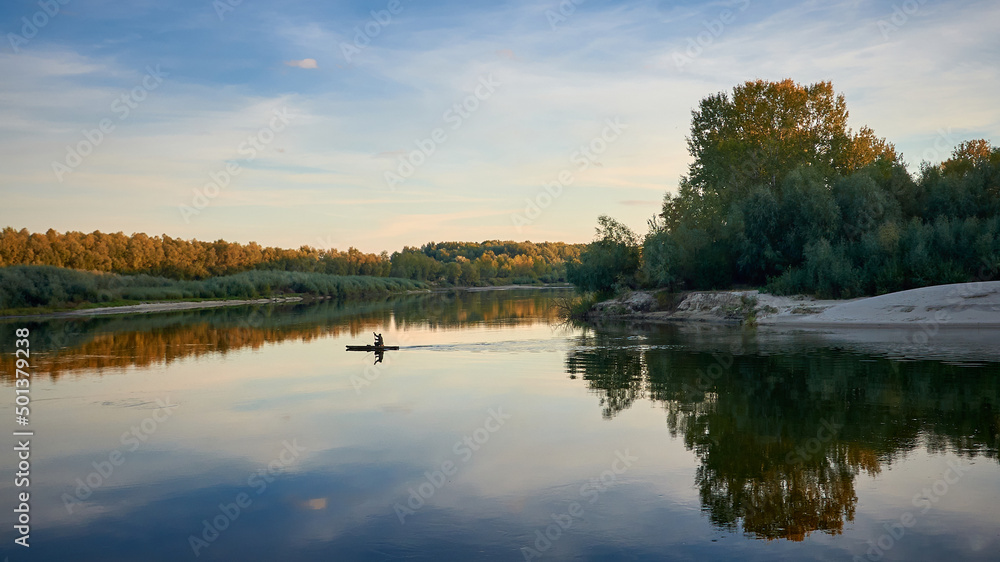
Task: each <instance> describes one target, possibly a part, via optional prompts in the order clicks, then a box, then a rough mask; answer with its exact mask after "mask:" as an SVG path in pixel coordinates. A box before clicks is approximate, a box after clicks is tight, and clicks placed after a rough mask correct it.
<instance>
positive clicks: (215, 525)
mask: <svg viewBox="0 0 1000 562" xmlns="http://www.w3.org/2000/svg"><path fill="white" fill-rule="evenodd" d="M563 295H565V293H560V292H558V291H542V290H533V291H508V292H481V293H457V294H448V295H445V294H439V295H420V296H410V297H404V298H398V299H394V300H390V301H386V302H382V303H366V304H347V305H345V304H337V303H330V302H326V303H321V304H314V305H308V306H306V305H302V306H273V307H242V308H227V309H215V310H205V311H189V312H184V313H176V314H158V315H149V316H141V317H128V318H126V317H110V318H92V319H87V320H53V321H45V322H40V321H31V322H24V321H19V322H16V323H10V322H7V323H3V324H0V351H2V365H3V376H4V377H5V378H4V384H3V386H4V390H3V392H6V393H7V394H8V397H9V399H4V400H2V401H0V403H2V404H3V405H2V407H0V419H6V420H8V421H9V423H8V426H9V427H10V428H11V429H14V428H15V427H16V426H15V425H14V423H13V422H14V420H13V418H14V412H13V395H14V392H13V390H14V387H13V383H12V379H11V377H10V375H11V373H12V372H13V366H14V365H13V349H14V347H13V342H14V335H13V330H14V328H17V327H24V326H27V327H29V328H30V329H31V349H32V351H33V353H32V368H33V371H34V373H35V374H34V379H33V383H32V388H31V396H32V399H33V402H32V410H31V429H33V430H34V431H35V436H34V437H33V439H32V457H31V460H32V468H31V487H30V490H31V524H32V528H31V537H30V542H31V548H30V550H29V549H24V548H21V547H15V546H14V545H13V540H14V538H15V537H16V534H15V533H14V532H13V530H12V525H13V514H12V509H13V508H14V507H15V501H14V494H15V488H14V486H13V477H12V475H13V473H14V472H16V468H15V457H14V454H13V453H12V449H13V447H14V443H13V437H11V436H10V435H9V433H8V437H6V438H5V439H6V442H5V443H3V444H2V446H3V448H4V451H6V452H5V453H4V454H2V455H0V458H2V463H0V469H2V470H3V471H4V473H5V474H7V475H8V476H10V477H7V478H3V479H2V484H0V498H2V505H0V507H2V508H3V511H4V513H6V515H5V516H4V517H5V519H4V521H5V524H4V526H3V532H2V535H3V536H2V540H3V543H2V550H3V552H2V553H0V555H3V556H9V557H10V560H67V559H73V560H193V559H198V560H388V559H414V560H525V559H531V560H534V559H542V560H565V559H580V560H605V559H616V560H617V559H624V560H696V559H697V560H727V559H741V560H781V559H783V560H809V559H821V560H940V559H950V560H997V559H1000V465H998V460H997V447H998V434H1000V362H998V358H997V357H996V353H997V351H996V349H997V342H998V341H1000V338H998V337H996V336H997V334H996V333H989V332H961V333H959V332H948V331H942V332H936V333H933V334H930V335H929V336H928V337H926V338H925V337H923V336H921V337H920V338H919V339H918V341H920V342H921V345H912V344H909V343H907V342H912V341H913V340H914V338H913V337H911V336H912V334H907V333H905V332H885V331H875V332H872V333H869V334H863V335H860V336H859V335H858V333H844V334H815V333H799V334H796V333H788V332H767V331H764V330H757V331H754V330H742V329H722V328H714V329H713V328H704V327H702V328H696V327H671V326H660V327H655V326H645V327H644V326H621V325H610V326H601V327H582V326H569V325H563V324H560V322H559V320H558V318H557V315H556V311H555V309H554V307H553V303H554V299H555V298H556V297H558V296H563ZM372 331H378V332H381V333H382V334H383V335H384V336H385V339H386V341H387V342H388V343H390V344H399V345H401V346H402V348H403V349H401V350H400V351H398V352H390V353H387V354H386V355H385V358H384V361H383V362H382V363H379V364H377V365H373V361H375V357H374V355H372V354H370V353H368V354H366V353H348V352H345V351H344V345H345V344H349V343H367V342H369V341H371V339H372V335H371V332H372ZM925 340H927V343H923V342H924V341H925Z"/></svg>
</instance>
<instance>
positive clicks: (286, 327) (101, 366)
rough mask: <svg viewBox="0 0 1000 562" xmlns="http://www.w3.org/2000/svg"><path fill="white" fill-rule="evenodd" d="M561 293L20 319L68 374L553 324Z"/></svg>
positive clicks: (6, 348)
mask: <svg viewBox="0 0 1000 562" xmlns="http://www.w3.org/2000/svg"><path fill="white" fill-rule="evenodd" d="M558 296H560V292H558V291H552V290H549V291H525V292H523V293H520V292H519V293H515V294H510V293H508V294H499V293H496V292H464V291H457V292H451V293H435V294H422V295H411V296H405V297H397V298H389V299H385V300H383V301H378V302H371V301H368V302H338V301H320V302H316V303H311V304H298V305H268V306H240V307H225V308H213V309H202V310H187V311H181V312H172V313H162V314H144V315H116V316H104V317H90V318H74V319H61V320H30V321H25V320H23V319H19V320H18V321H17V327H28V328H30V330H31V352H32V362H31V365H32V372H33V373H35V374H37V375H46V376H49V377H51V378H53V379H57V378H58V377H60V376H61V375H62V374H64V373H72V372H83V371H95V370H96V371H98V372H103V371H104V370H105V369H119V368H124V367H131V366H138V367H144V366H149V365H152V364H158V363H170V362H172V361H175V360H178V359H183V358H186V357H200V356H203V355H210V354H226V353H229V352H234V351H238V350H241V349H248V348H249V349H259V348H260V347H262V346H263V345H264V344H268V343H279V342H283V341H288V340H293V341H294V340H301V341H311V340H314V339H317V338H324V337H333V336H337V335H340V334H343V333H347V334H350V335H351V336H352V337H355V336H357V337H361V336H363V337H364V338H365V339H366V340H367V339H368V334H370V332H371V331H372V330H380V329H382V328H383V327H384V326H387V325H389V324H390V323H392V322H395V324H396V326H397V328H399V329H411V328H422V327H429V328H431V329H448V328H457V327H461V326H467V325H469V324H473V323H478V322H483V323H492V324H500V325H515V324H522V325H523V324H532V323H535V322H551V321H552V320H554V319H555V317H556V313H557V312H556V310H555V308H554V307H553V306H552V302H553V299H554V298H556V297H558ZM13 345H14V339H13V338H7V339H2V338H0V372H2V373H3V377H4V378H3V380H4V381H6V382H7V383H8V384H12V383H13V379H14V375H15V370H14V359H15V358H14V348H13Z"/></svg>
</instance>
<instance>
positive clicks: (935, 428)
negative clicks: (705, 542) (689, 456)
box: [566, 332, 1000, 540]
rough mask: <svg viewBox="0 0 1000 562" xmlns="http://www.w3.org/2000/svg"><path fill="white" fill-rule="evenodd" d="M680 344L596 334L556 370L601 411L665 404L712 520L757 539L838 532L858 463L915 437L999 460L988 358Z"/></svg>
mask: <svg viewBox="0 0 1000 562" xmlns="http://www.w3.org/2000/svg"><path fill="white" fill-rule="evenodd" d="M679 343H683V340H678V339H677V338H676V337H673V338H672V336H671V335H670V333H669V332H664V333H657V334H654V335H651V336H650V337H648V338H646V339H645V340H636V339H632V338H626V337H624V336H621V335H616V334H614V333H602V332H597V333H592V334H590V335H585V336H583V337H581V338H580V340H579V342H578V345H577V347H576V349H575V350H573V351H571V352H570V353H569V356H568V357H567V359H566V367H567V371H568V372H569V373H571V374H572V375H574V376H576V375H579V376H580V377H581V378H582V379H583V380H584V381H586V382H587V384H588V386H589V387H590V388H591V389H592V390H593V391H594V392H595V393H597V394H598V395H599V397H600V400H601V406H602V414H603V415H604V417H605V418H609V419H610V418H613V417H614V416H615V415H616V414H617V413H618V412H620V411H622V410H624V409H627V408H629V407H630V406H631V405H632V404H633V402H635V401H636V400H637V399H640V398H643V397H649V398H650V399H651V400H654V401H657V402H660V403H662V404H663V406H664V408H665V410H666V413H667V426H668V429H669V430H670V433H671V435H673V436H675V437H676V436H679V437H680V438H682V439H683V441H684V444H685V446H686V447H687V448H689V449H691V450H692V451H694V453H695V454H696V455H697V456H698V457H699V459H700V461H701V465H700V466H699V468H698V470H697V473H696V483H697V485H698V487H699V491H700V496H701V503H702V509H703V510H704V511H705V512H706V513H707V514H708V517H709V518H710V520H711V521H712V522H713V523H714V524H715V525H718V526H720V527H723V528H726V529H730V530H735V529H736V528H737V527H738V526H741V527H742V529H743V531H744V532H746V533H748V534H750V535H752V536H756V537H758V538H766V539H773V538H783V539H789V540H802V539H804V538H805V537H806V536H807V535H808V534H809V533H811V532H813V531H823V532H826V533H830V534H839V533H840V532H842V530H843V526H844V522H845V521H852V520H853V519H854V512H855V508H856V505H857V495H856V494H855V490H854V480H855V477H856V476H857V475H858V474H859V473H861V472H866V473H868V474H870V475H875V474H878V473H879V472H880V470H881V467H882V466H883V465H887V464H890V463H891V462H893V460H894V459H896V458H898V457H899V456H900V455H901V454H904V453H905V452H906V451H910V450H913V449H915V448H917V447H925V448H927V449H928V450H931V451H938V450H952V451H955V452H957V453H958V454H962V455H967V456H975V455H984V456H988V457H991V458H996V457H997V443H998V441H997V438H998V435H1000V408H998V404H1000V384H998V380H1000V377H998V376H997V375H998V374H1000V368H998V367H997V366H996V365H993V366H987V367H981V368H975V369H969V368H963V367H959V366H955V365H948V364H944V363H941V362H933V361H918V362H906V363H899V362H891V361H889V360H887V359H881V358H874V357H867V356H861V355H857V354H852V353H847V352H844V351H838V350H834V349H829V348H814V349H809V350H802V351H799V352H794V353H790V354H784V355H771V356H767V355H758V354H749V353H748V354H741V353H739V352H737V353H736V354H735V355H730V354H729V353H727V352H725V351H724V348H723V351H722V352H719V353H712V352H710V351H696V350H692V347H690V346H688V345H678V344H679ZM688 343H690V342H688ZM716 347H717V348H718V346H716ZM695 349H697V346H695Z"/></svg>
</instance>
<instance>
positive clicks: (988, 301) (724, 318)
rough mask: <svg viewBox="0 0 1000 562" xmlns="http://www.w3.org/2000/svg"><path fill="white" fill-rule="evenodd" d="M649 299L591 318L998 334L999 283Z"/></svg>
mask: <svg viewBox="0 0 1000 562" xmlns="http://www.w3.org/2000/svg"><path fill="white" fill-rule="evenodd" d="M657 306H658V302H657V300H656V297H655V296H654V295H652V294H650V293H645V292H641V291H638V292H635V293H632V294H631V295H628V296H626V297H624V298H619V299H615V300H612V301H605V302H603V303H598V305H596V306H595V311H594V312H593V313H592V314H593V316H594V317H599V318H600V317H616V316H620V317H623V318H628V319H637V320H644V321H650V322H658V321H663V322H677V321H684V322H710V323H730V324H740V323H748V322H752V323H756V324H757V325H760V326H788V327H803V328H807V327H866V328H879V327H897V328H898V327H905V326H913V325H918V324H919V325H934V326H939V327H954V328H980V327H989V328H1000V281H988V282H981V283H957V284H953V285H937V286H934V287H924V288H921V289H912V290H909V291H901V292H898V293H890V294H887V295H881V296H877V297H869V298H863V299H854V300H847V301H844V300H817V299H813V298H810V297H804V296H794V297H779V296H774V295H768V294H765V293H760V292H758V291H705V292H693V293H689V294H687V295H685V296H684V298H683V300H681V301H680V302H679V303H678V304H677V305H676V307H674V308H672V309H670V310H659V311H658V310H656V309H657Z"/></svg>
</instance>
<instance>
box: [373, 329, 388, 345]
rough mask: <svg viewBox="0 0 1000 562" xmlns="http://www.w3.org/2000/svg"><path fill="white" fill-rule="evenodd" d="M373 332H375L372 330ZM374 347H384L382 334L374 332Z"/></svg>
mask: <svg viewBox="0 0 1000 562" xmlns="http://www.w3.org/2000/svg"><path fill="white" fill-rule="evenodd" d="M372 333H373V334H375V332H372ZM375 347H385V342H384V341H382V334H375Z"/></svg>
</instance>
